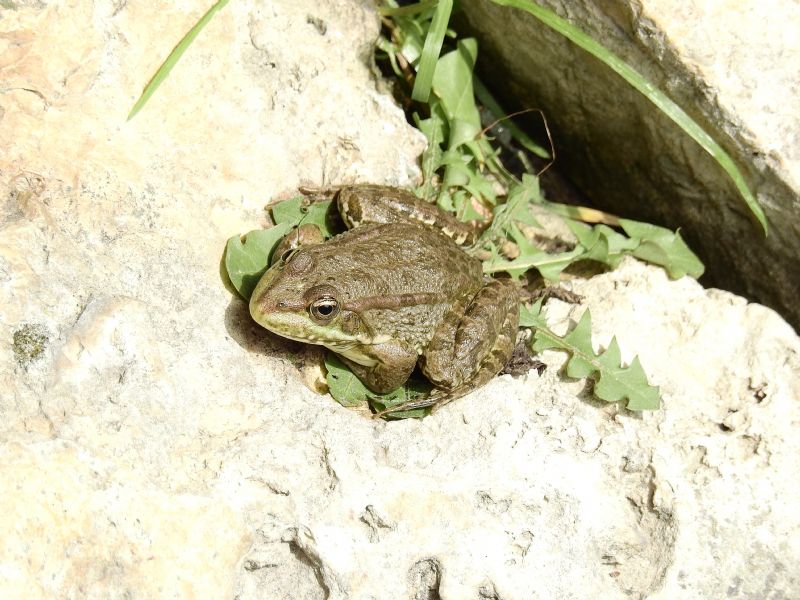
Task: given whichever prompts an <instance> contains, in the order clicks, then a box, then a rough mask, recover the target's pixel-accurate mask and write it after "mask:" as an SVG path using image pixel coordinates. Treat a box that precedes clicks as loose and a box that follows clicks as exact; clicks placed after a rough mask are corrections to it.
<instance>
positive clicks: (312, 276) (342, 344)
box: [250, 249, 375, 352]
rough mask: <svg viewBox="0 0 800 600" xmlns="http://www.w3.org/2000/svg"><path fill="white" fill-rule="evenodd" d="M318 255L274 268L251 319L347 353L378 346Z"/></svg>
mask: <svg viewBox="0 0 800 600" xmlns="http://www.w3.org/2000/svg"><path fill="white" fill-rule="evenodd" d="M317 263H318V260H317V257H316V256H315V255H314V252H313V251H310V250H307V249H300V250H297V251H295V252H293V253H292V254H291V255H290V256H289V257H288V258H287V259H286V260H279V261H278V262H277V263H276V264H275V265H273V266H272V267H270V268H269V269H268V270H267V271H266V272H265V273H264V275H263V276H262V277H261V280H260V281H259V282H258V285H256V288H255V290H254V291H253V295H252V296H251V297H250V314H251V315H252V317H253V319H255V321H256V322H257V323H258V324H259V325H261V326H262V327H264V328H266V329H269V330H270V331H272V332H274V333H277V334H278V335H281V336H283V337H287V338H289V339H292V340H297V341H300V342H306V343H308V344H321V345H324V346H327V347H328V348H330V349H332V350H334V351H338V352H343V351H347V350H349V349H350V348H352V347H354V346H356V345H359V344H371V343H375V340H374V339H373V338H374V336H373V335H372V332H371V330H370V328H369V326H368V325H367V324H366V323H365V322H364V320H363V319H362V318H361V316H360V314H359V311H358V308H357V307H356V306H349V307H348V305H347V299H348V297H349V294H346V293H345V291H344V290H341V289H339V287H337V285H336V280H335V279H334V278H331V277H330V276H328V277H326V276H325V274H322V273H320V271H321V270H320V269H318V268H317V266H318V265H317Z"/></svg>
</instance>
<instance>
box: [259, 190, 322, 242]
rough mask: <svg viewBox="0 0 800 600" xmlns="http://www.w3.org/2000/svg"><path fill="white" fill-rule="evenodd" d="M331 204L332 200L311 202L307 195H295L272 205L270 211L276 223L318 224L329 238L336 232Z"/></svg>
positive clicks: (291, 224)
mask: <svg viewBox="0 0 800 600" xmlns="http://www.w3.org/2000/svg"><path fill="white" fill-rule="evenodd" d="M331 204H332V201H331V200H323V201H319V202H311V203H309V202H308V200H307V199H306V197H305V196H295V197H294V198H289V199H288V200H283V201H282V202H278V203H277V204H274V205H272V207H271V208H270V212H271V213H272V220H273V221H274V222H275V223H276V224H284V223H286V224H289V225H290V226H291V227H297V226H298V225H301V224H303V225H306V224H311V225H316V226H317V227H319V230H320V232H322V235H323V236H324V237H326V238H329V237H331V236H332V235H333V234H334V231H333V230H332V229H331V224H330V219H329V214H330V210H331Z"/></svg>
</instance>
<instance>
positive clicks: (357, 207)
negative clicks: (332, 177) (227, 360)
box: [250, 185, 519, 413]
mask: <svg viewBox="0 0 800 600" xmlns="http://www.w3.org/2000/svg"><path fill="white" fill-rule="evenodd" d="M335 202H336V205H337V207H338V209H339V213H340V214H341V217H342V220H343V221H344V223H345V225H346V226H347V228H348V230H349V231H346V232H344V233H342V234H340V235H337V236H335V237H333V238H331V239H330V240H329V241H326V242H324V243H323V242H321V237H320V236H317V238H318V239H316V240H314V241H313V242H311V243H309V242H308V241H307V240H303V239H302V235H301V234H302V233H303V232H302V231H301V232H300V233H297V231H296V232H294V233H293V234H290V236H293V237H292V240H293V241H294V244H290V245H289V246H284V248H283V249H279V250H278V251H276V253H275V254H276V255H277V256H278V257H279V258H277V260H275V261H274V263H273V265H272V266H271V267H270V268H269V269H268V270H267V271H266V273H264V275H263V277H262V278H261V280H260V281H259V283H258V285H257V286H256V288H255V291H254V292H253V295H252V297H251V299H250V314H251V315H252V316H253V319H255V320H256V322H258V323H259V324H260V325H261V326H263V327H265V328H266V329H269V330H270V331H272V332H274V333H277V334H279V335H281V336H283V337H287V338H290V339H293V340H298V341H301V342H306V343H309V344H320V345H323V346H325V347H327V348H329V349H330V350H332V351H333V352H335V353H337V354H338V355H339V356H340V357H341V359H342V360H343V361H344V362H345V363H346V364H347V365H348V366H349V367H350V369H351V370H352V371H353V373H355V375H356V376H357V377H358V378H359V379H361V381H362V382H364V384H365V385H366V386H367V387H368V388H370V389H371V390H373V391H374V392H376V393H381V394H382V393H387V392H390V391H392V390H394V389H396V388H398V387H400V386H401V385H403V383H405V381H406V380H407V379H408V377H409V376H410V375H411V373H412V371H413V370H414V368H415V367H416V366H417V365H419V367H420V370H421V371H422V373H423V374H424V375H425V376H426V377H427V378H428V379H429V380H430V381H431V382H432V384H433V385H434V390H433V391H432V392H431V394H430V395H429V396H427V397H425V398H421V399H418V400H415V401H413V402H408V403H405V404H401V405H399V406H393V407H392V408H391V409H388V410H387V411H385V412H387V413H388V412H391V413H395V412H398V411H402V410H410V409H414V408H421V407H427V406H433V407H434V409H435V408H436V407H438V406H441V405H443V404H445V403H447V402H449V401H450V400H453V399H455V398H458V397H460V396H463V395H464V394H466V393H468V392H470V391H472V390H473V389H475V388H477V387H479V386H482V385H483V384H485V383H486V382H487V381H489V380H490V379H491V378H492V377H494V376H495V375H496V374H497V373H499V372H500V371H501V370H502V368H503V366H504V365H505V364H506V362H507V361H508V359H509V357H510V356H511V354H512V352H513V349H514V345H515V342H516V335H517V325H518V319H519V296H518V292H517V289H516V287H515V286H514V284H513V283H511V282H510V281H508V280H500V279H492V278H491V277H487V276H485V275H484V274H483V272H482V269H481V263H480V261H479V260H478V259H476V258H474V257H473V256H470V255H469V254H468V253H467V252H466V251H465V249H464V248H465V247H466V246H469V245H471V244H474V242H475V240H476V232H475V231H474V229H473V228H471V227H470V226H468V225H467V224H465V223H462V222H461V221H458V220H457V219H456V218H455V217H453V216H452V215H450V214H448V213H446V212H444V211H442V210H440V209H438V208H437V207H436V206H434V205H432V204H429V203H427V202H425V201H423V200H421V199H419V198H417V197H416V196H414V195H413V194H412V193H410V192H407V191H405V190H400V189H396V188H391V187H384V186H377V185H355V186H348V187H343V188H340V189H339V190H337V191H336V192H335ZM312 237H313V236H312ZM298 242H299V245H298V246H297V247H296V248H294V249H292V248H291V246H292V245H297V243H298Z"/></svg>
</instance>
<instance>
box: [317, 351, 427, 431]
mask: <svg viewBox="0 0 800 600" xmlns="http://www.w3.org/2000/svg"><path fill="white" fill-rule="evenodd" d="M325 368H326V369H327V370H328V388H329V389H330V392H331V396H333V399H334V400H336V401H337V402H338V403H339V404H341V405H342V406H346V407H348V408H352V407H356V406H362V405H363V404H364V403H365V402H368V403H369V404H370V406H371V407H372V409H373V410H374V411H375V412H380V411H382V410H385V409H387V408H391V407H392V406H398V405H400V404H403V403H405V402H410V401H413V400H419V399H420V398H422V397H424V396H427V395H428V394H430V393H431V389H432V386H431V384H430V383H428V382H425V381H421V380H419V379H415V378H412V379H409V380H408V381H407V382H406V384H405V385H404V386H402V387H399V388H398V389H396V390H394V391H393V392H389V393H388V394H376V393H375V392H373V391H371V390H370V389H369V388H367V387H366V386H365V385H364V384H363V383H362V382H361V380H360V379H359V378H358V377H356V376H355V375H354V374H353V372H352V371H351V370H350V369H348V368H347V365H345V364H344V363H343V362H342V361H341V360H340V359H339V357H338V356H336V354H334V353H333V352H328V354H327V356H326V357H325ZM428 413H430V408H417V409H414V410H406V411H401V412H397V413H389V414H387V415H386V416H387V417H389V418H392V419H408V418H419V417H424V416H425V415H427V414H428Z"/></svg>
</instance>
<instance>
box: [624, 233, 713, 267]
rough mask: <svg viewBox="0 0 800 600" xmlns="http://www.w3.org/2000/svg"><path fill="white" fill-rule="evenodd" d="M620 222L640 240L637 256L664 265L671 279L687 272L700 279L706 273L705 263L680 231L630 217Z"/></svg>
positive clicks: (635, 254)
mask: <svg viewBox="0 0 800 600" xmlns="http://www.w3.org/2000/svg"><path fill="white" fill-rule="evenodd" d="M619 224H620V226H621V227H622V229H623V230H625V233H627V234H628V235H629V236H631V237H632V238H634V237H635V238H639V239H640V240H641V243H640V244H639V246H638V247H637V248H636V249H635V250H634V251H633V255H634V256H635V257H637V258H641V259H642V260H646V261H647V262H650V263H653V264H656V265H660V266H662V267H664V268H665V269H666V271H667V273H669V276H670V277H671V278H672V279H678V278H680V277H683V276H684V275H689V276H690V277H694V278H697V277H700V276H701V275H702V274H703V271H704V270H705V267H704V266H703V263H702V262H700V259H699V258H698V257H697V255H696V254H695V253H694V252H692V251H691V250H690V249H689V246H687V245H686V242H684V241H683V238H682V237H681V235H680V233H679V232H677V231H675V232H673V231H671V230H669V229H666V228H665V227H658V226H657V225H651V224H649V223H640V222H639V221H631V220H629V219H620V221H619Z"/></svg>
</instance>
